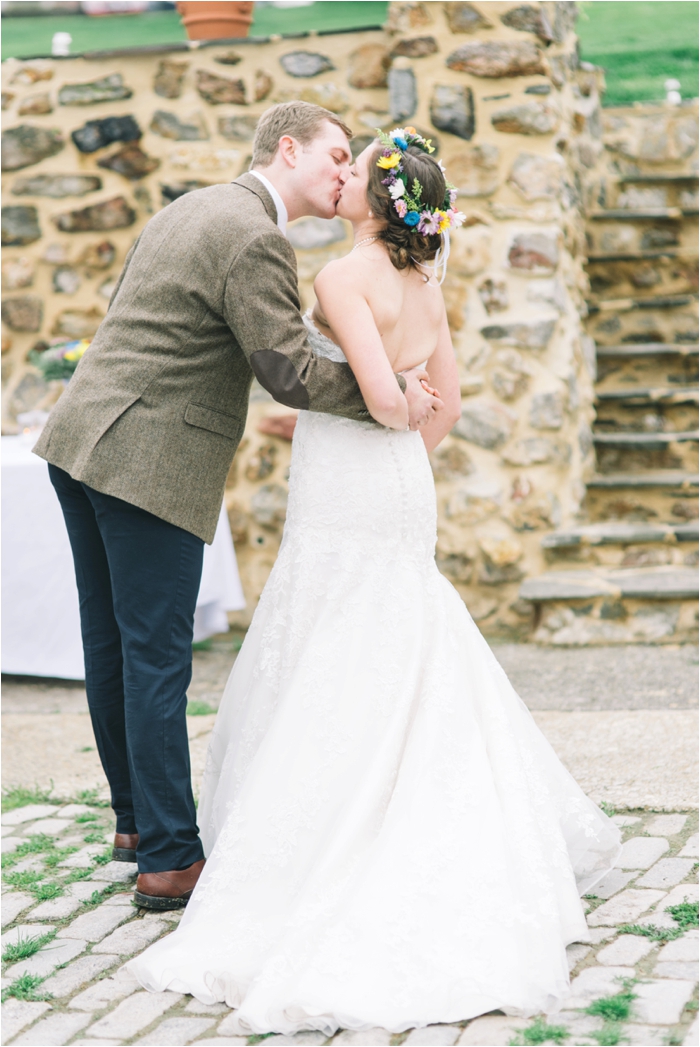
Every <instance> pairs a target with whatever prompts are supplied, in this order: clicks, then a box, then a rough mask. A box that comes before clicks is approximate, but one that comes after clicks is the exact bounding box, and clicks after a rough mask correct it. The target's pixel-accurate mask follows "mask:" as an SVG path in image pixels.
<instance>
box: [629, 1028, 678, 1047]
mask: <svg viewBox="0 0 700 1047" xmlns="http://www.w3.org/2000/svg"><path fill="white" fill-rule="evenodd" d="M623 1035H624V1037H625V1041H624V1042H625V1043H631V1044H639V1045H642V1047H667V1045H668V1030H667V1029H666V1028H665V1027H664V1026H663V1025H639V1024H638V1023H637V1022H632V1023H630V1024H629V1025H625V1027H624V1031H623Z"/></svg>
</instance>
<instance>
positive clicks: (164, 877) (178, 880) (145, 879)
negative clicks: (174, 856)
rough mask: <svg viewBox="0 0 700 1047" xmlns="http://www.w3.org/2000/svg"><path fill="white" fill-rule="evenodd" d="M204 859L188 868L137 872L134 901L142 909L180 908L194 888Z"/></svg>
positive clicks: (183, 905)
mask: <svg viewBox="0 0 700 1047" xmlns="http://www.w3.org/2000/svg"><path fill="white" fill-rule="evenodd" d="M204 862H205V859H204V858H201V859H200V860H199V861H198V862H194V864H193V865H190V867H189V868H188V869H170V870H168V871H167V872H158V873H139V875H138V878H137V880H136V890H135V891H134V901H135V902H136V904H137V905H140V906H142V908H144V909H182V908H184V907H185V905H187V903H188V901H189V900H190V897H191V895H192V891H193V890H194V888H195V885H196V883H197V880H198V879H199V876H200V873H201V872H202V869H203V868H204Z"/></svg>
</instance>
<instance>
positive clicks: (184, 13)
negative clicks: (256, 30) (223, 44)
mask: <svg viewBox="0 0 700 1047" xmlns="http://www.w3.org/2000/svg"><path fill="white" fill-rule="evenodd" d="M253 7H254V4H253V3H226V2H224V0H213V2H211V3H210V2H208V0H194V2H187V3H178V5H177V9H178V11H179V13H180V16H181V18H182V24H183V25H184V27H185V29H186V30H187V36H188V37H189V39H190V40H225V39H229V38H231V37H237V38H240V37H243V36H247V35H248V33H249V32H250V26H251V22H252V21H253Z"/></svg>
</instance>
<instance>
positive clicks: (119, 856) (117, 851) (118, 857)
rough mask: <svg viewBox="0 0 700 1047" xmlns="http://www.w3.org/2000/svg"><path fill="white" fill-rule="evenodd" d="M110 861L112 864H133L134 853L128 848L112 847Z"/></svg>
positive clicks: (134, 859)
mask: <svg viewBox="0 0 700 1047" xmlns="http://www.w3.org/2000/svg"><path fill="white" fill-rule="evenodd" d="M112 861H113V862H135V861H136V851H132V850H131V848H130V847H113V848H112Z"/></svg>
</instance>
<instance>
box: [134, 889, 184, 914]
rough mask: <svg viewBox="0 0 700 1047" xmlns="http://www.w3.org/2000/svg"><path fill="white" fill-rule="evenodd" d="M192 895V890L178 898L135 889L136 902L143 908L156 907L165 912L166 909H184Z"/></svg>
mask: <svg viewBox="0 0 700 1047" xmlns="http://www.w3.org/2000/svg"><path fill="white" fill-rule="evenodd" d="M191 897H192V891H188V892H187V894H181V895H180V896H179V897H177V898H165V897H161V896H159V895H157V894H142V893H141V891H134V902H135V903H136V905H138V906H139V907H140V908H142V909H156V910H158V911H160V912H164V911H165V910H166V909H184V908H185V906H186V905H187V903H188V901H189V900H190V898H191Z"/></svg>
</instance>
